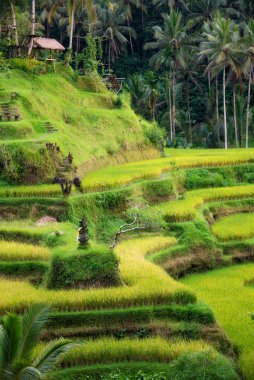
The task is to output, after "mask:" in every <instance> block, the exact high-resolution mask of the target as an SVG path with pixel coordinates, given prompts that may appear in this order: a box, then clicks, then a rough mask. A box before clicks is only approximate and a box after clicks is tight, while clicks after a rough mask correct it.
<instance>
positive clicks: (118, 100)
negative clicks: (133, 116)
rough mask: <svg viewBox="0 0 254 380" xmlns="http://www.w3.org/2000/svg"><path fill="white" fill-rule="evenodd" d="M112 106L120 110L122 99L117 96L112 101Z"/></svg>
mask: <svg viewBox="0 0 254 380" xmlns="http://www.w3.org/2000/svg"><path fill="white" fill-rule="evenodd" d="M113 105H114V107H115V108H118V109H120V108H122V107H123V101H122V98H121V96H117V97H116V98H115V99H114V101H113Z"/></svg>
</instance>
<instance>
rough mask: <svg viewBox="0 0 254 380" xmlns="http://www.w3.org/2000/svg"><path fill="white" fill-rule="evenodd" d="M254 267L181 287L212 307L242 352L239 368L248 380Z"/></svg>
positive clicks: (252, 372) (253, 371)
mask: <svg viewBox="0 0 254 380" xmlns="http://www.w3.org/2000/svg"><path fill="white" fill-rule="evenodd" d="M250 280H252V281H253V280H254V264H252V263H249V264H243V265H237V266H233V267H230V268H224V269H218V270H214V271H212V272H208V273H202V274H195V275H190V276H187V277H186V278H185V279H184V280H182V283H183V284H184V285H186V286H189V287H190V288H191V289H192V290H193V291H195V293H196V294H197V296H198V298H199V300H202V301H203V302H206V303H207V304H209V305H210V306H211V307H212V309H213V310H214V312H215V315H216V319H217V320H218V322H219V323H220V325H221V326H222V327H223V328H224V330H225V331H226V332H227V334H228V336H229V338H230V339H231V340H232V342H233V343H234V344H235V345H237V347H238V348H239V350H240V364H241V368H242V369H243V371H244V374H245V376H246V378H247V379H253V378H254V368H253V358H254V348H253V347H254V333H253V328H254V326H253V322H252V321H251V319H250V313H252V312H253V310H254V287H253V285H251V284H250V285H247V284H246V281H247V282H248V281H250Z"/></svg>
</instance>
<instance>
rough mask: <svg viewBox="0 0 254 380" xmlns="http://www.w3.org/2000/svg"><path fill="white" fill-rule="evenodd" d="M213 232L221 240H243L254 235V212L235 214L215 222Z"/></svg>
mask: <svg viewBox="0 0 254 380" xmlns="http://www.w3.org/2000/svg"><path fill="white" fill-rule="evenodd" d="M212 232H213V234H214V235H215V236H216V237H217V238H218V239H221V240H243V239H248V238H251V237H253V236H254V214H248V213H245V214H235V215H231V216H228V217H224V218H222V219H220V220H219V221H217V222H216V223H214V224H213V226H212Z"/></svg>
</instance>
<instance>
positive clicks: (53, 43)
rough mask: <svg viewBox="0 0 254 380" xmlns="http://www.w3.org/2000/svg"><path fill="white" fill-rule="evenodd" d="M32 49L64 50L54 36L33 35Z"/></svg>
mask: <svg viewBox="0 0 254 380" xmlns="http://www.w3.org/2000/svg"><path fill="white" fill-rule="evenodd" d="M33 49H44V50H57V51H64V50H65V48H64V46H63V45H61V44H60V42H58V41H57V40H55V39H54V38H44V37H34V38H33Z"/></svg>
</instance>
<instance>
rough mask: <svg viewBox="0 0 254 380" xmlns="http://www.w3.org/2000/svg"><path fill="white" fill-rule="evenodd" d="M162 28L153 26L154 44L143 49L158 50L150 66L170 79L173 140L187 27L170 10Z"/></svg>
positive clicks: (176, 12) (187, 43) (180, 15)
mask: <svg viewBox="0 0 254 380" xmlns="http://www.w3.org/2000/svg"><path fill="white" fill-rule="evenodd" d="M163 18H164V26H163V28H162V27H160V26H155V27H154V28H153V29H154V38H155V42H150V43H147V44H146V45H145V49H154V50H158V51H157V53H156V54H154V55H153V56H152V58H151V64H153V65H155V67H156V68H157V69H160V68H164V69H165V70H167V72H168V77H171V78H172V129H173V139H174V138H175V131H176V122H177V120H176V87H177V73H178V71H179V69H180V68H183V69H185V68H186V62H185V56H186V54H187V50H188V47H189V40H188V35H187V26H186V25H185V24H184V23H183V19H182V14H181V13H180V12H178V11H176V10H174V9H171V11H170V14H169V15H163Z"/></svg>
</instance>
